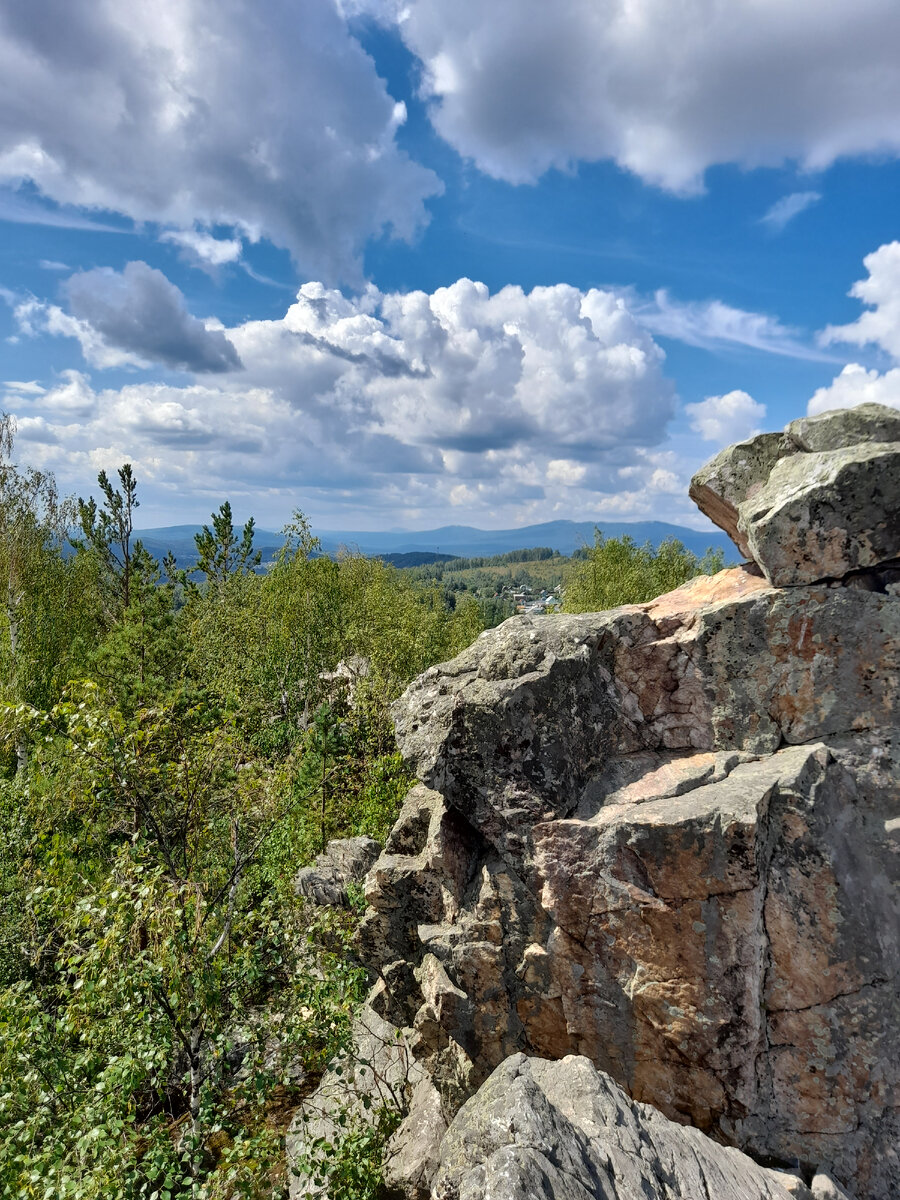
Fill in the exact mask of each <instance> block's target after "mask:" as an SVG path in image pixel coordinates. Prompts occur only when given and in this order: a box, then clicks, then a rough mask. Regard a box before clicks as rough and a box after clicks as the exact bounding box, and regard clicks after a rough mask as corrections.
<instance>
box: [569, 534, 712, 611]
mask: <svg viewBox="0 0 900 1200" xmlns="http://www.w3.org/2000/svg"><path fill="white" fill-rule="evenodd" d="M723 565H724V557H723V554H722V552H721V551H709V552H707V554H706V555H705V556H704V558H702V559H698V558H697V556H696V555H694V554H692V553H691V552H690V551H689V550H686V549H685V547H684V546H683V545H682V544H681V542H679V541H676V540H675V539H674V538H673V539H667V540H666V541H664V542H663V543H662V544H661V545H660V546H659V547H658V548H657V549H656V550H654V549H653V547H652V546H651V545H650V544H649V543H648V544H647V545H645V546H638V545H637V544H636V543H635V542H634V541H633V540H632V539H631V538H630V537H627V536H626V537H621V538H604V537H603V535H602V534H601V533H600V531H599V530H597V533H596V540H595V543H594V545H593V546H592V547H590V548H589V549H588V551H587V553H586V554H585V556H584V557H583V558H582V559H580V561H578V562H577V563H576V565H575V567H574V569H573V571H572V573H571V575H570V576H569V579H568V581H567V583H566V587H565V591H564V594H563V608H564V610H565V611H566V612H572V613H579V612H602V611H603V610H605V609H608V608H617V607H618V606H619V605H621V604H644V603H646V602H647V601H648V600H653V599H655V598H656V597H657V596H660V595H663V594H664V593H665V592H670V591H672V590H673V589H674V588H677V587H680V586H681V585H682V584H683V583H687V581H688V580H689V579H693V578H694V576H695V575H701V574H707V575H712V574H715V572H716V571H720V570H721V569H722V567H723Z"/></svg>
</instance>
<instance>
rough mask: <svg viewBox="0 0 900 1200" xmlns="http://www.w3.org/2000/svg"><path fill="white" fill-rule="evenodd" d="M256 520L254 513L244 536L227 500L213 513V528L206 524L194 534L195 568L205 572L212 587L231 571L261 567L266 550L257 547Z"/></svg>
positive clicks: (193, 568)
mask: <svg viewBox="0 0 900 1200" xmlns="http://www.w3.org/2000/svg"><path fill="white" fill-rule="evenodd" d="M254 529H255V522H254V520H253V518H252V517H251V518H250V519H249V521H248V522H247V524H246V525H245V526H244V530H243V533H242V534H241V536H240V538H239V537H238V535H237V532H236V530H235V528H234V523H233V521H232V517H231V505H230V504H229V502H228V501H227V500H226V501H225V502H224V503H223V504H222V505H220V507H219V511H218V512H214V513H213V514H212V529H210V527H209V526H208V525H204V526H203V529H202V530H201V532H200V533H197V534H195V535H194V542H195V543H196V546H197V563H196V566H193V567H192V568H191V571H192V572H194V571H197V572H200V573H202V574H203V575H204V576H205V577H206V580H207V582H208V583H209V584H210V586H211V587H218V586H220V585H221V584H223V583H225V582H226V580H227V579H228V577H229V576H230V575H243V574H246V573H247V572H250V571H252V570H253V569H254V568H255V567H258V566H259V564H260V562H261V560H262V554H261V552H260V551H256V553H254V551H253V531H254Z"/></svg>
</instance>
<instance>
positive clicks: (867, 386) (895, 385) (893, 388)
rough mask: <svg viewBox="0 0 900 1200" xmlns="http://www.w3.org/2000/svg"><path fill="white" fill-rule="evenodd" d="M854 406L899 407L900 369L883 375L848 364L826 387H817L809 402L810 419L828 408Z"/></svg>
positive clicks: (858, 365) (896, 368) (894, 369)
mask: <svg viewBox="0 0 900 1200" xmlns="http://www.w3.org/2000/svg"><path fill="white" fill-rule="evenodd" d="M858 404H887V405H889V406H890V407H891V408H900V368H898V367H894V368H893V369H892V370H890V371H885V372H884V373H883V374H882V373H881V372H879V371H874V370H873V371H867V370H866V368H865V367H863V366H861V365H860V364H859V363H848V364H847V366H846V367H844V369H843V371H841V373H840V375H838V377H837V378H836V379H835V380H834V381H833V382H832V383H830V384H829V385H828V387H821V388H818V389H817V390H816V391H815V392H814V393H813V396H812V399H811V400H810V402H809V406H808V408H807V411H808V413H809V415H810V416H811V417H814V416H816V414H817V413H822V412H827V411H828V409H831V408H856V406H857V405H858Z"/></svg>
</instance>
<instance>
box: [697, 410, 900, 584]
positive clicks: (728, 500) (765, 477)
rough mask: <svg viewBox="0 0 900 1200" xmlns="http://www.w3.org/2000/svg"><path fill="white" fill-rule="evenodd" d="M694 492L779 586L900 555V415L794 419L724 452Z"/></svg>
mask: <svg viewBox="0 0 900 1200" xmlns="http://www.w3.org/2000/svg"><path fill="white" fill-rule="evenodd" d="M690 494H691V496H692V498H693V499H694V501H695V502H696V503H697V505H698V506H699V507H700V508H701V509H702V510H703V512H705V513H706V515H707V516H708V517H709V518H710V519H711V520H712V521H714V522H715V523H716V524H717V525H719V526H720V527H721V528H722V529H724V530H725V532H726V533H727V534H728V535H729V536H730V537H731V538H733V540H734V541H735V542H736V544H737V546H738V548H739V549H740V551H741V553H742V554H743V555H744V556H745V557H747V558H749V559H752V561H754V562H755V563H757V564H758V565H759V566H760V567H761V568H762V570H763V572H764V573H765V576H766V578H767V579H768V580H769V582H770V583H773V584H776V585H778V586H779V587H787V586H795V585H798V584H805V583H812V582H814V581H816V580H820V579H841V578H843V577H844V576H845V575H847V574H849V573H850V572H851V571H855V570H860V569H864V568H869V567H874V566H877V565H878V564H881V563H885V562H888V561H889V560H891V559H894V558H897V557H898V556H900V412H897V411H896V410H895V409H892V408H887V407H885V406H884V405H880V404H863V405H861V406H860V407H858V408H854V409H846V410H840V411H835V412H829V413H825V414H823V415H822V416H818V417H805V418H802V419H800V420H798V421H793V422H791V424H790V425H788V426H787V428H786V429H785V431H784V433H782V434H771V433H767V434H762V435H760V436H759V437H755V438H751V439H750V440H749V441H746V442H740V443H738V444H737V445H735V446H729V447H728V448H727V449H726V450H723V451H722V452H721V454H719V455H717V456H716V457H715V458H714V459H713V460H712V461H711V462H709V463H707V464H706V466H705V467H703V468H702V469H701V470H700V471H698V473H697V474H696V475H695V476H694V478H693V480H692V481H691V489H690Z"/></svg>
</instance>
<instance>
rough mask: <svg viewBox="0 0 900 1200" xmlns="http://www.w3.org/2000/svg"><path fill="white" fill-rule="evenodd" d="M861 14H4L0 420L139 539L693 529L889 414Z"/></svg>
mask: <svg viewBox="0 0 900 1200" xmlns="http://www.w3.org/2000/svg"><path fill="white" fill-rule="evenodd" d="M898 113H900V8H898V6H897V5H896V3H895V2H894V0H854V2H853V3H851V2H850V0H828V2H827V3H825V4H823V3H822V2H821V0H817V2H816V3H813V2H812V0H793V2H792V3H791V4H790V5H784V4H783V3H779V4H776V3H774V0H771V2H770V0H765V2H762V3H761V2H760V0H731V2H730V3H729V4H728V5H723V4H721V3H720V2H719V0H678V2H677V3H676V2H673V0H604V3H599V4H598V3H597V0H558V3H557V4H554V5H552V6H551V5H547V4H546V3H545V0H494V2H493V3H492V4H490V5H485V4H484V3H483V2H480V0H406V2H405V3H403V4H400V3H394V2H392V0H270V3H268V4H266V5H264V6H260V5H258V4H253V3H252V0H230V3H228V4H227V5H222V4H219V3H213V0H153V2H152V3H151V2H150V0H133V3H132V4H131V5H129V6H128V12H127V13H125V12H124V11H123V6H121V5H120V4H115V3H113V0H66V2H63V0H29V2H28V3H25V0H6V2H5V4H4V5H3V7H2V9H0V235H2V243H0V300H2V303H0V339H2V340H0V356H2V357H0V387H2V391H3V397H2V400H0V404H2V406H3V408H5V409H6V411H8V412H11V413H13V414H14V415H15V417H16V421H17V425H18V438H17V453H18V456H19V457H20V458H21V459H22V460H23V461H27V462H29V463H31V464H34V465H40V466H43V467H47V468H49V469H52V470H54V471H55V472H56V474H57V476H58V477H59V480H60V483H61V485H62V487H63V488H64V489H66V490H72V491H76V492H79V493H81V494H85V493H87V492H88V491H90V490H91V488H92V485H93V482H94V480H95V478H96V473H97V471H98V470H99V469H100V468H101V467H104V468H106V469H113V468H115V467H116V466H118V465H119V464H120V463H121V462H123V461H126V460H128V461H131V462H132V463H134V465H135V469H136V472H137V474H138V478H139V481H140V487H141V494H142V497H143V502H142V510H141V514H140V515H141V518H142V520H141V524H143V525H144V526H152V525H159V524H169V523H176V522H177V523H182V522H195V521H200V520H205V519H206V518H207V517H208V514H209V512H210V511H211V510H212V509H213V508H214V507H217V506H218V504H219V503H220V502H221V500H222V499H224V498H226V497H228V498H230V499H231V501H232V504H233V506H234V508H235V511H236V513H237V514H238V516H239V517H241V518H245V517H247V516H249V515H251V514H252V515H255V516H256V518H257V521H258V522H259V523H260V524H261V525H263V526H268V527H273V526H275V527H277V526H279V525H280V524H282V523H283V522H284V521H285V520H286V519H287V518H288V517H289V515H290V512H291V511H292V509H294V508H297V507H299V508H302V509H303V510H304V511H305V512H306V513H307V514H308V515H309V516H310V518H311V519H312V521H313V523H314V525H315V526H317V527H318V528H322V529H329V528H343V529H348V528H358V529H362V528H372V529H375V528H409V529H415V528H428V527H432V526H435V525H440V524H445V523H470V524H475V525H480V526H482V527H486V528H490V527H505V526H510V525H518V524H527V523H533V522H537V521H541V520H552V519H557V518H560V517H571V518H573V519H579V520H585V519H588V520H590V519H598V520H600V519H604V518H606V519H609V520H644V519H648V518H659V519H666V520H672V521H677V522H682V523H688V524H693V525H697V526H698V527H702V525H703V518H702V517H700V514H699V513H696V511H695V510H693V508H692V506H691V504H690V502H689V501H688V499H687V495H686V491H687V482H688V480H689V478H690V475H691V473H692V471H693V470H695V469H696V468H697V467H698V466H699V465H700V464H701V463H702V462H703V461H705V460H706V459H707V458H708V457H710V456H711V455H712V454H713V453H715V452H716V451H717V450H718V449H719V448H720V447H721V446H722V445H725V444H727V443H728V442H730V441H733V440H736V439H737V438H741V437H745V436H748V435H749V434H750V433H752V432H753V431H755V430H758V429H773V428H779V427H781V426H782V425H784V424H785V423H786V422H787V421H789V420H792V419H793V418H795V417H798V416H801V415H803V414H805V413H807V412H818V411H823V410H824V409H826V408H829V407H841V406H843V405H846V404H857V403H861V402H863V401H865V400H878V401H880V402H882V403H887V404H892V405H894V406H897V407H900V366H898V363H900V243H898V241H897V239H898V238H900V228H898V222H900V218H898V211H900V209H898V196H900V117H898Z"/></svg>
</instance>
